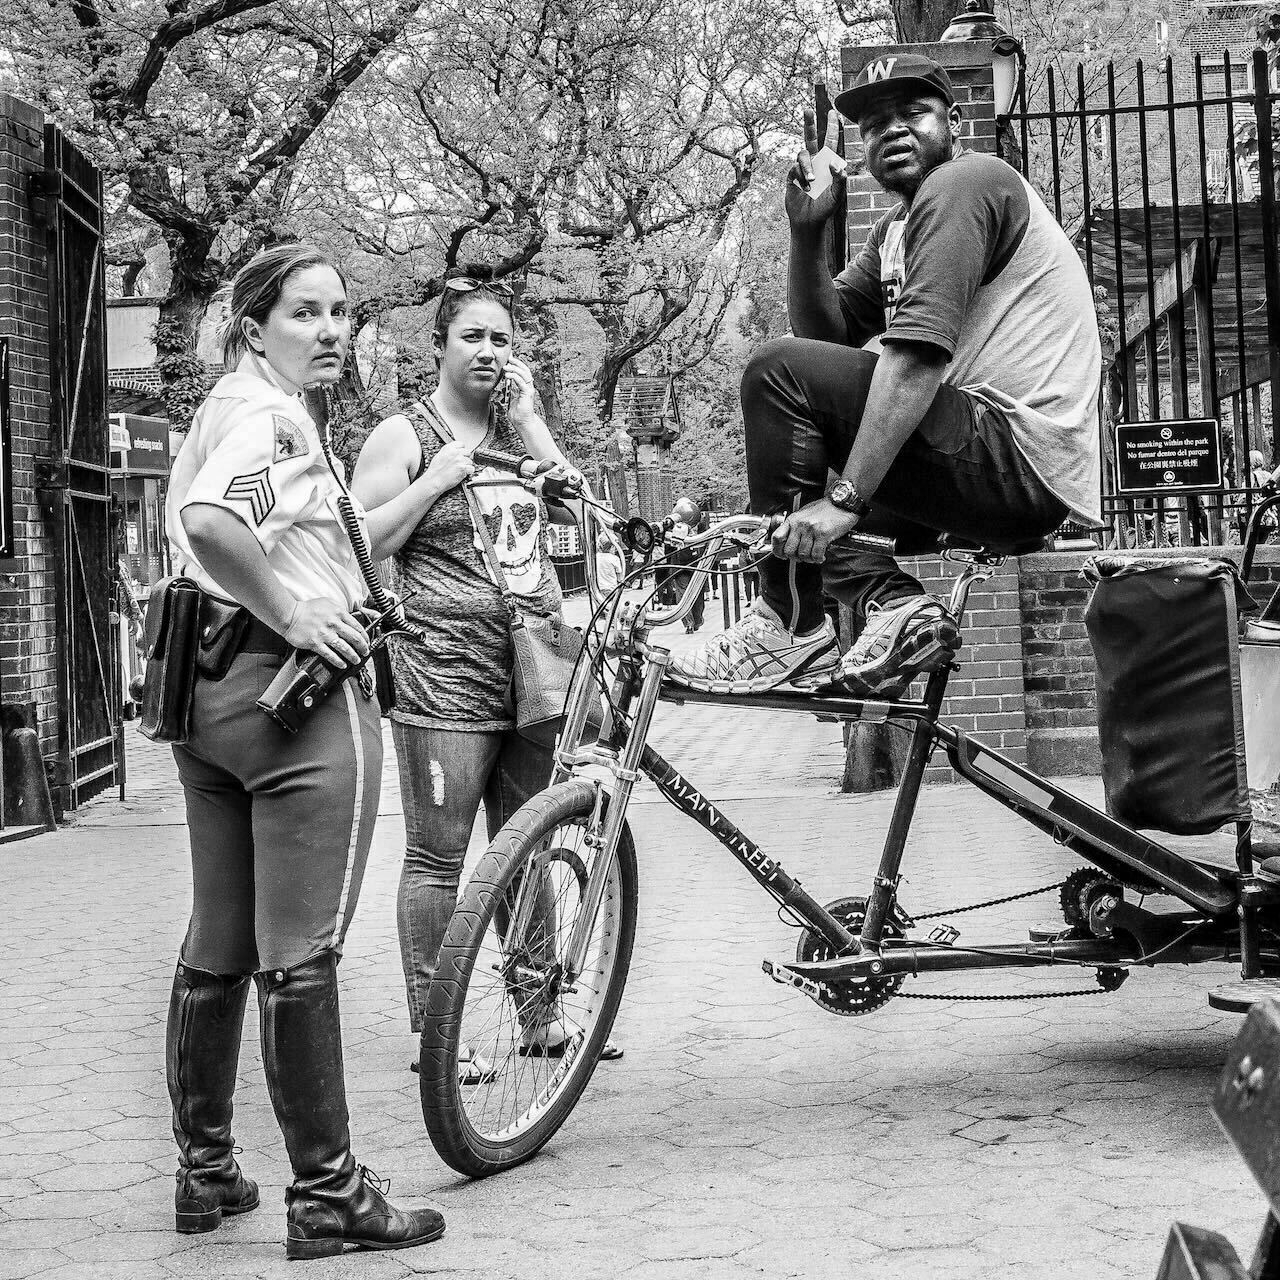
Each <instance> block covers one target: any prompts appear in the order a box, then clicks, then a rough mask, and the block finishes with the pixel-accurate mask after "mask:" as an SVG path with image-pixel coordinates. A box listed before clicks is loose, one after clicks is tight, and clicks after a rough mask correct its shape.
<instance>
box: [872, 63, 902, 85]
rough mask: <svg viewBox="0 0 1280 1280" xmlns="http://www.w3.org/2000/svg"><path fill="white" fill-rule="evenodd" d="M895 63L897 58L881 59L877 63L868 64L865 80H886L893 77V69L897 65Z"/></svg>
mask: <svg viewBox="0 0 1280 1280" xmlns="http://www.w3.org/2000/svg"><path fill="white" fill-rule="evenodd" d="M897 61H898V60H897V58H881V59H880V61H879V62H872V63H869V64H868V66H867V80H868V81H873V80H887V79H888V78H889V77H890V76H891V75H893V68H894V67H895V66H896V65H897Z"/></svg>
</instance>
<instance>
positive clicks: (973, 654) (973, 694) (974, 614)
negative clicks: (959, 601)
mask: <svg viewBox="0 0 1280 1280" xmlns="http://www.w3.org/2000/svg"><path fill="white" fill-rule="evenodd" d="M902 564H903V567H904V568H905V569H906V570H907V572H909V573H913V574H915V576H916V577H917V578H919V579H920V581H921V583H922V584H923V585H924V589H925V590H926V591H928V592H930V593H931V594H932V595H936V596H938V597H939V598H940V599H942V600H946V599H947V598H948V597H949V596H950V594H951V588H952V585H953V584H954V582H955V581H956V579H957V578H958V577H959V574H960V568H961V566H960V565H958V564H954V563H952V562H950V561H947V560H943V559H942V558H941V557H940V556H920V557H917V558H914V559H907V558H904V559H903V561H902ZM963 634H964V645H963V647H962V648H961V650H960V655H959V659H958V661H959V665H960V670H959V671H957V672H956V673H955V674H954V675H952V677H951V680H950V681H949V682H948V684H947V698H946V701H945V702H944V703H943V706H942V718H943V720H944V721H945V722H946V723H947V724H954V725H956V726H957V727H958V728H960V729H963V730H964V731H965V732H966V733H970V734H972V735H973V736H974V737H975V738H977V739H978V741H979V742H982V743H985V744H986V745H987V746H989V747H994V748H996V749H997V750H998V751H1002V752H1004V754H1005V755H1007V756H1009V757H1010V758H1011V759H1013V760H1018V761H1023V762H1025V761H1026V759H1027V718H1026V691H1025V686H1024V675H1023V661H1022V627H1021V614H1020V613H1019V589H1018V564H1017V562H1016V561H1012V560H1011V561H1008V562H1007V563H1006V564H1004V565H1003V566H1002V567H1001V569H1000V570H999V572H998V573H995V574H993V575H992V576H991V577H990V578H989V579H988V580H987V581H986V582H979V583H977V584H976V585H975V586H974V587H973V589H972V590H971V591H970V593H969V603H968V605H967V607H966V610H965V621H964V631H963ZM951 780H952V773H951V768H950V766H949V765H948V764H947V762H946V756H945V755H943V754H942V753H940V752H939V753H938V754H937V755H935V757H934V760H933V763H932V764H931V765H930V766H929V771H928V772H927V773H926V774H925V781H926V782H950V781H951Z"/></svg>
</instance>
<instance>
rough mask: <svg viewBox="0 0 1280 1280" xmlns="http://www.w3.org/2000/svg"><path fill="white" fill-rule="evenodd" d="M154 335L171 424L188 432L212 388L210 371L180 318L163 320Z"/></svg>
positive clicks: (174, 427)
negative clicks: (199, 355)
mask: <svg viewBox="0 0 1280 1280" xmlns="http://www.w3.org/2000/svg"><path fill="white" fill-rule="evenodd" d="M152 334H153V337H154V341H155V344H156V372H157V373H159V375H160V382H161V386H162V387H163V390H164V399H165V404H166V406H167V407H168V411H169V424H170V426H172V427H173V429H174V430H175V431H185V430H186V429H187V428H188V427H189V426H190V425H191V419H192V417H193V416H194V415H195V411H196V410H197V409H198V408H199V407H200V402H201V401H202V400H203V399H204V397H205V395H206V394H207V392H208V390H209V382H210V379H209V372H208V370H207V369H206V368H205V364H204V361H203V360H201V359H199V357H197V355H196V353H195V347H194V345H193V344H192V341H191V337H190V335H189V333H188V332H187V328H186V326H185V325H184V324H183V323H182V322H181V321H180V320H161V321H159V323H157V324H156V326H155V328H154V329H153V330H152Z"/></svg>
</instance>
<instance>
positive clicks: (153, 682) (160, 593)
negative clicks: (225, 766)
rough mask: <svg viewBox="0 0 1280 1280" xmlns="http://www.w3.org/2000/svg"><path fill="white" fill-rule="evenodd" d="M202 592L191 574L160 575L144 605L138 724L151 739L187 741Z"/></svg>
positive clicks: (198, 640)
mask: <svg viewBox="0 0 1280 1280" xmlns="http://www.w3.org/2000/svg"><path fill="white" fill-rule="evenodd" d="M201 596H202V592H201V590H200V588H199V586H197V584H196V583H195V582H194V581H193V580H192V579H191V578H164V579H162V580H161V581H160V582H157V583H156V585H155V588H154V590H153V591H152V593H151V600H150V602H149V603H148V605H147V625H146V631H145V633H144V637H143V650H144V655H145V658H146V663H147V670H146V680H145V683H144V686H143V693H142V723H141V725H140V727H141V729H142V732H143V734H144V735H145V736H146V737H148V738H150V739H151V740H152V741H153V742H186V740H187V738H188V737H189V736H190V733H191V698H192V693H193V691H194V689H195V683H196V661H197V657H198V654H199V649H200V600H201Z"/></svg>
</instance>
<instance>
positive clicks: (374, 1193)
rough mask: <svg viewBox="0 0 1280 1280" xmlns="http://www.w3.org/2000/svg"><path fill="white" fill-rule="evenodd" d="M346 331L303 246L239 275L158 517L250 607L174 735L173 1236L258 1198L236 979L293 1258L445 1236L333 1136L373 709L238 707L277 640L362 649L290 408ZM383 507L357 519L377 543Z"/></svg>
mask: <svg viewBox="0 0 1280 1280" xmlns="http://www.w3.org/2000/svg"><path fill="white" fill-rule="evenodd" d="M349 336H350V328H349V321H348V317H347V298H346V288H345V283H344V280H343V277H342V275H341V274H340V272H339V271H338V270H337V268H336V267H335V266H334V265H333V264H332V263H331V262H330V261H329V260H328V259H327V258H325V257H324V256H323V255H322V254H320V253H319V252H318V251H316V250H315V249H313V248H311V247H310V246H307V245H285V246H281V247H278V248H274V249H270V250H267V251H266V252H264V253H261V254H259V255H258V256H257V257H256V258H254V259H253V261H251V262H250V263H249V264H248V265H247V266H245V267H244V269H243V270H241V271H240V273H239V274H238V275H237V276H236V279H235V282H234V284H233V286H232V293H231V314H230V317H229V320H228V323H227V331H226V335H225V338H224V344H223V354H224V357H225V359H226V364H227V368H228V370H229V372H228V373H227V374H226V375H225V376H224V377H223V378H222V379H221V380H220V381H219V382H218V384H217V385H216V386H215V387H214V388H213V390H212V392H211V393H210V394H209V397H208V399H207V400H205V402H204V404H203V405H202V406H201V407H200V409H199V411H198V412H197V414H196V416H195V421H194V423H193V424H192V428H191V432H190V434H189V435H188V436H187V439H186V441H185V442H184V444H183V446H182V450H181V452H180V453H179V455H178V458H177V460H176V462H175V465H174V471H173V478H172V484H171V487H170V493H169V501H168V515H167V533H168V536H169V539H170V542H171V544H172V548H173V553H174V559H175V566H176V568H177V571H178V572H180V573H182V574H185V575H186V576H187V577H190V578H194V579H195V580H196V582H197V583H198V584H199V585H200V587H201V588H202V590H204V591H205V592H208V593H211V594H212V595H214V596H217V597H220V598H222V599H223V600H226V599H227V598H228V597H230V599H231V600H232V601H234V602H235V603H238V604H239V605H241V606H243V607H244V609H246V610H247V611H248V615H249V616H248V617H247V618H245V617H242V618H241V625H242V626H243V628H244V630H243V635H242V638H241V639H240V641H239V643H238V646H237V651H236V652H235V656H234V657H233V658H232V660H231V662H230V665H229V667H227V669H226V672H225V675H222V676H221V678H220V679H217V680H216V681H214V680H211V679H201V678H199V677H197V680H196V687H195V689H194V692H193V710H192V716H191V729H190V735H189V737H188V740H187V741H186V743H185V744H182V745H175V746H174V755H175V757H176V758H177V762H178V772H179V775H180V777H181V779H182V785H183V789H184V791H185V794H186V805H187V822H188V826H189V828H190V837H191V860H192V868H193V876H194V883H195V893H194V904H193V909H192V914H191V923H190V926H189V928H188V930H187V935H186V939H185V940H184V942H183V944H182V953H181V958H180V960H179V962H178V968H177V975H176V977H175V979H174V986H173V996H172V1000H171V1002H170V1008H169V1026H168V1041H167V1065H168V1078H169V1092H170V1096H171V1098H172V1101H173V1129H174V1136H175V1137H176V1138H177V1142H178V1153H179V1159H178V1174H177V1181H178V1189H177V1198H176V1208H177V1227H178V1230H179V1231H186V1232H196V1231H208V1230H212V1229H213V1228H214V1227H216V1226H218V1225H219V1223H220V1222H221V1218H222V1214H224V1213H244V1212H247V1211H248V1210H250V1209H255V1208H257V1205H258V1189H257V1187H256V1186H255V1185H254V1183H253V1182H251V1181H250V1180H249V1179H247V1178H245V1177H243V1175H242V1174H241V1172H240V1169H239V1167H238V1165H237V1164H236V1161H235V1159H234V1156H233V1154H232V1151H233V1147H232V1138H231V1111H232V1105H231V1103H232V1092H233V1089H234V1086H235V1078H236V1061H237V1056H238V1051H239V1045H240V1030H241V1025H242V1023H243V1018H244V1007H245V999H246V995H247V992H248V987H249V976H250V975H252V976H253V977H254V978H255V979H256V981H257V986H258V1003H259V1008H260V1013H261V1022H262V1058H263V1066H264V1068H265V1071H266V1076H267V1088H268V1091H269V1093H270V1096H271V1103H272V1106H273V1107H274V1109H275V1114H276V1119H277V1121H278V1122H279V1124H280V1128H281V1129H282V1130H283V1132H284V1138H285V1146H286V1148H287V1149H288V1152H289V1160H290V1163H291V1164H292V1166H293V1174H294V1181H293V1185H292V1186H291V1187H290V1188H289V1190H288V1191H287V1192H286V1193H285V1201H286V1204H287V1205H288V1238H287V1241H286V1249H287V1252H288V1256H289V1257H290V1258H311V1257H322V1256H326V1255H331V1254H336V1253H339V1252H341V1251H342V1249H343V1247H344V1245H355V1246H357V1247H363V1248H375V1249H397V1248H407V1247H409V1246H412V1245H417V1244H423V1243H425V1242H426V1241H428V1240H434V1239H436V1238H437V1237H439V1236H440V1235H441V1233H442V1232H443V1231H444V1220H443V1218H442V1217H441V1216H440V1215H439V1214H438V1213H436V1212H434V1211H433V1210H430V1209H417V1210H412V1211H408V1212H405V1211H401V1210H398V1209H395V1208H393V1207H392V1206H391V1205H389V1204H388V1203H387V1201H386V1200H385V1199H384V1197H383V1195H382V1193H381V1191H380V1190H378V1189H377V1188H376V1187H375V1186H374V1185H373V1180H372V1178H371V1176H369V1175H368V1174H367V1171H366V1170H365V1169H364V1168H363V1167H362V1166H360V1165H357V1164H356V1162H355V1160H354V1159H353V1158H352V1154H351V1148H350V1143H349V1133H348V1128H347V1107H346V1093H345V1086H344V1081H343V1072H342V1044H341V1039H340V1035H341V1028H340V1025H339V1021H338V986H337V963H338V958H339V955H340V953H341V950H342V942H343V937H344V935H345V933H346V930H347V926H348V924H349V923H350V920H351V916H352V913H353V911H354V910H355V905H356V898H357V896H358V894H359V891H360V882H361V878H362V876H363V873H364V866H365V860H366V858H367V856H368V851H369V843H370V839H371V837H372V833H373V823H374V819H375V817H376V815H377V804H378V791H379V786H380V783H381V769H382V739H381V733H380V729H379V723H378V707H377V703H376V702H374V701H370V699H369V698H368V697H366V696H365V694H364V693H363V692H362V689H361V685H360V683H359V682H357V681H356V680H354V679H348V680H345V681H343V682H342V683H340V684H338V685H337V686H336V687H335V688H334V689H333V690H332V692H331V693H330V694H329V696H328V698H327V699H326V700H325V701H323V702H322V703H321V704H320V705H319V707H318V709H317V710H316V711H315V712H314V713H313V714H312V715H311V717H310V718H309V719H308V720H307V722H306V723H305V724H304V725H303V726H302V728H301V731H300V732H299V733H297V734H296V735H291V734H289V733H287V732H286V731H285V730H284V729H283V728H281V727H279V726H278V725H276V724H274V723H273V722H272V721H271V720H269V719H268V718H267V717H266V716H265V715H264V714H263V713H262V712H261V711H260V710H258V709H257V708H256V707H255V705H254V704H255V702H256V700H257V699H258V698H259V697H260V696H261V695H262V694H263V692H264V691H265V690H266V688H267V686H268V684H269V683H270V681H271V679H272V677H273V675H274V674H275V673H276V672H277V671H278V669H279V667H280V665H281V660H282V658H283V657H284V655H285V654H286V653H287V652H288V651H289V650H290V649H294V648H296V649H302V650H308V651H311V652H313V653H316V654H318V655H319V656H320V657H322V658H323V659H324V660H325V661H326V662H328V663H329V664H331V665H332V666H334V667H339V668H341V667H347V666H350V665H352V664H354V663H356V662H358V661H359V660H360V659H361V658H362V657H363V656H364V655H365V654H366V653H367V651H368V641H367V636H366V633H365V630H364V628H363V627H362V625H361V618H360V615H359V614H358V613H357V610H358V608H359V606H360V602H361V600H362V599H363V598H364V596H365V593H366V592H365V587H364V584H363V583H362V580H361V577H360V573H359V569H358V565H357V562H356V559H355V555H354V553H353V550H352V547H351V543H350V541H349V538H348V535H347V533H346V532H345V530H344V528H343V525H342V524H341V522H340V519H339V515H338V512H337V509H336V506H335V501H336V499H337V497H338V496H339V495H340V493H341V491H342V490H341V487H340V486H341V479H340V477H341V470H340V467H341V464H339V463H335V462H333V461H332V459H331V457H330V456H329V455H328V454H327V451H325V450H323V449H322V447H321V441H320V438H319V435H318V433H317V429H316V426H315V425H314V423H313V422H312V421H311V418H310V417H309V416H308V414H307V412H306V410H305V408H304V407H303V404H302V401H301V399H300V392H301V391H302V389H303V388H304V387H307V386H311V385H315V384H317V383H326V382H333V381H335V380H336V379H337V378H338V376H339V374H340V372H341V370H342V364H343V360H344V358H345V355H346V348H347V342H348V338H349ZM411 500H412V499H411V498H406V499H404V501H405V502H410V501H411ZM389 514H391V513H384V514H383V515H382V516H381V517H379V519H378V520H376V521H370V522H369V524H370V525H373V526H374V527H371V528H368V533H369V535H370V537H371V540H372V542H373V543H374V547H375V550H376V547H377V542H378V537H379V527H381V525H382V524H383V523H384V522H385V519H386V517H387V515H389ZM209 630H210V628H208V627H205V628H204V634H202V641H201V642H202V644H203V643H205V642H206V641H211V637H210V636H209V635H208V634H207V633H208V632H209ZM213 639H216V637H215V638H213Z"/></svg>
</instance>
